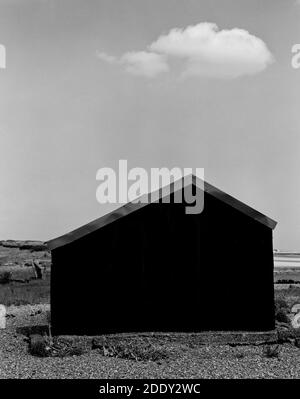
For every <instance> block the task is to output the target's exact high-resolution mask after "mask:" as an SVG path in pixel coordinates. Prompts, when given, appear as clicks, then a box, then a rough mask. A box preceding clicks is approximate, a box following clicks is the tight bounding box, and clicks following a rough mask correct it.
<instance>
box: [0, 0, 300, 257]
mask: <svg viewBox="0 0 300 399" xmlns="http://www.w3.org/2000/svg"><path fill="white" fill-rule="evenodd" d="M299 3H300V2H298V1H296V0H264V1H262V0H219V1H217V0H209V1H208V0H207V1H206V0H185V1H181V0H159V1H158V0H151V1H150V0H114V1H111V0H98V1H97V0H26V1H25V0H0V44H2V45H4V46H5V48H6V68H5V69H0V183H1V186H0V239H38V240H48V239H51V238H54V237H56V236H58V235H61V234H64V233H66V232H68V231H70V230H72V229H74V228H77V227H79V226H81V225H82V224H84V223H87V222H89V221H91V220H93V219H94V218H97V217H99V216H101V215H103V214H104V213H106V212H107V211H108V210H109V208H108V206H107V205H103V204H102V205H101V204H99V203H98V202H97V200H96V189H97V187H98V185H99V182H97V181H96V173H97V170H98V169H99V168H102V167H112V168H115V169H116V170H117V167H118V161H119V160H120V159H125V160H128V166H129V168H133V167H143V168H145V169H147V170H149V168H151V167H168V168H172V167H175V166H176V167H180V168H184V167H191V168H204V170H205V178H206V180H207V181H208V182H210V183H211V184H213V185H215V186H217V187H219V188H220V189H221V190H223V191H225V192H227V193H228V194H231V195H233V196H234V197H236V198H238V199H240V200H241V201H243V202H245V203H246V204H248V205H250V206H252V207H254V208H255V209H257V210H259V211H260V212H262V213H265V214H266V215H267V216H269V217H271V218H272V219H274V220H276V221H277V222H278V225H277V227H276V229H275V231H274V247H275V248H278V249H281V250H300V181H299V170H300V134H299V133H300V113H299V112H297V111H298V108H299V100H300V91H299V83H300V69H298V70H297V69H294V68H292V66H291V60H292V52H291V49H292V46H293V45H294V44H295V43H300V24H299V18H300V4H299Z"/></svg>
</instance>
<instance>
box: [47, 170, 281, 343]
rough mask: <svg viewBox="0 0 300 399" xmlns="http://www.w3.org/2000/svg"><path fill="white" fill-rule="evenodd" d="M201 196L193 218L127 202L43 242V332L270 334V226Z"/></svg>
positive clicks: (227, 199)
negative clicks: (46, 267)
mask: <svg viewBox="0 0 300 399" xmlns="http://www.w3.org/2000/svg"><path fill="white" fill-rule="evenodd" d="M192 184H193V186H194V189H195V190H196V191H197V190H200V188H198V187H197V179H196V178H195V177H193V183H192ZM202 188H203V186H202ZM203 191H204V210H203V212H202V213H199V214H192V215H190V214H186V213H185V204H184V203H174V202H171V203H161V201H159V203H149V204H132V203H129V204H126V205H124V206H123V207H121V208H119V209H118V210H116V211H113V212H111V213H110V214H108V215H105V216H103V217H101V218H99V219H97V220H95V221H93V222H91V223H89V224H87V225H85V226H82V227H81V228H79V229H77V230H74V231H73V232H71V233H68V234H66V235H64V236H61V237H59V238H56V239H54V240H51V241H49V242H48V243H47V244H48V247H49V249H50V250H51V253H52V271H51V318H52V328H53V332H54V333H55V334H86V335H92V334H101V333H114V332H135V331H195V332H197V331H204V330H223V331H224V330H248V331H266V330H272V329H273V328H274V327H275V325H274V323H275V321H274V287H273V244H272V241H273V239H272V230H273V229H274V227H275V226H276V222H274V221H273V220H271V219H270V218H268V217H266V216H265V215H263V214H261V213H260V212H258V211H256V210H254V209H253V208H251V207H249V206H247V205H245V204H244V203H242V202H240V201H238V200H236V199H235V198H233V197H231V196H230V195H227V194H225V193H224V192H222V191H221V190H219V189H217V188H216V187H213V186H212V185H210V184H208V183H206V182H205V183H204V188H203ZM203 191H202V192H203Z"/></svg>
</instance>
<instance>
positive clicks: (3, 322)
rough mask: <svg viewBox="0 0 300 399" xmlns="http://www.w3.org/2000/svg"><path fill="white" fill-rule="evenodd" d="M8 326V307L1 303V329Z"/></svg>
mask: <svg viewBox="0 0 300 399" xmlns="http://www.w3.org/2000/svg"><path fill="white" fill-rule="evenodd" d="M5 327H6V307H5V306H4V305H0V329H3V328H5Z"/></svg>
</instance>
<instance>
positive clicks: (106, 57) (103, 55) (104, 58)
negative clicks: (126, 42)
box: [97, 51, 118, 64]
mask: <svg viewBox="0 0 300 399" xmlns="http://www.w3.org/2000/svg"><path fill="white" fill-rule="evenodd" d="M97 57H98V58H100V60H102V61H105V62H107V63H108V64H114V63H117V62H118V59H117V57H114V56H113V55H109V54H106V53H103V52H99V51H97Z"/></svg>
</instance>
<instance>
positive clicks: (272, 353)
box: [263, 345, 280, 359]
mask: <svg viewBox="0 0 300 399" xmlns="http://www.w3.org/2000/svg"><path fill="white" fill-rule="evenodd" d="M279 354H280V345H266V346H264V349H263V355H264V357H267V358H277V359H278V358H279Z"/></svg>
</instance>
